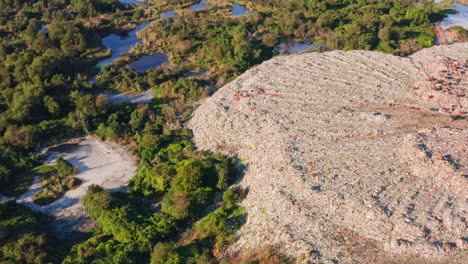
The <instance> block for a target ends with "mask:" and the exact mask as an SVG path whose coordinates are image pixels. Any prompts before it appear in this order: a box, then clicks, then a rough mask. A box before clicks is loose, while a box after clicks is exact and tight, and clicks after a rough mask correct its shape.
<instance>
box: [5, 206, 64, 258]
mask: <svg viewBox="0 0 468 264" xmlns="http://www.w3.org/2000/svg"><path fill="white" fill-rule="evenodd" d="M44 230H47V228H46V226H45V224H43V223H41V222H40V221H39V215H38V214H36V213H34V212H32V211H31V210H30V209H29V208H26V207H24V206H22V205H18V204H16V203H15V202H8V203H0V262H2V263H54V262H58V260H59V259H60V257H61V256H60V251H61V250H62V251H63V250H64V248H63V247H62V246H60V244H58V243H57V241H55V240H54V239H52V238H51V237H50V236H49V235H48V234H47V233H45V231H44Z"/></svg>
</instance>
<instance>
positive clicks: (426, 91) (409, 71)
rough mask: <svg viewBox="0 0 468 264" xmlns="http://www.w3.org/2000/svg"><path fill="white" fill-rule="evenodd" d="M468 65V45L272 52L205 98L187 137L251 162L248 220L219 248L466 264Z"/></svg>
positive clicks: (327, 258)
mask: <svg viewBox="0 0 468 264" xmlns="http://www.w3.org/2000/svg"><path fill="white" fill-rule="evenodd" d="M467 59H468V44H467V43H460V44H455V45H450V46H437V47H433V48H430V49H425V50H422V51H420V52H418V53H416V54H414V55H412V56H410V57H407V58H402V57H396V56H392V55H387V54H382V53H379V52H371V51H347V52H345V51H332V52H325V53H309V54H302V55H292V56H282V57H276V58H274V59H272V60H270V61H267V62H265V63H263V64H261V65H259V66H257V67H255V68H253V69H251V70H249V71H247V72H246V73H244V74H243V75H242V76H240V77H239V78H237V79H236V80H235V81H233V82H232V83H230V84H228V85H226V86H225V87H223V88H222V89H220V90H219V91H218V92H216V93H215V94H214V96H212V97H211V98H208V99H206V101H204V102H203V103H202V105H201V106H200V107H199V108H198V109H197V110H196V111H195V113H194V116H193V118H192V120H191V121H190V127H191V128H192V129H193V132H194V136H195V141H196V143H197V144H198V145H199V146H200V147H201V148H204V149H209V150H215V151H221V152H224V153H228V154H235V155H238V156H239V157H240V159H241V160H242V161H245V163H246V165H247V169H246V173H245V176H244V177H243V179H242V181H241V185H242V186H244V187H248V188H249V193H248V196H247V198H246V199H245V200H244V202H243V205H244V206H245V208H246V211H247V214H248V219H247V223H246V224H245V225H244V226H243V228H242V229H241V230H240V231H239V232H238V235H239V239H238V240H237V242H236V243H235V244H234V245H232V246H231V247H230V248H229V250H228V252H229V253H231V254H237V253H239V252H242V250H245V249H249V248H258V247H262V246H267V245H270V246H273V247H276V248H278V249H280V250H281V251H282V252H284V253H286V254H288V255H292V256H294V257H297V258H299V259H301V260H304V261H310V262H320V261H324V262H326V263H328V262H333V261H339V262H340V263H342V262H344V263H357V262H356V261H377V262H385V261H405V260H410V261H416V262H415V263H419V261H424V262H425V263H439V262H440V263H447V261H449V262H450V263H457V262H459V263H463V261H464V260H466V258H467V253H466V252H467V251H466V250H467V248H468V230H467V211H468V194H467V190H468V167H467V166H468V165H467V164H468V132H467V127H468V124H467V119H466V118H467V111H468V110H467V94H466V90H467V86H468V78H467ZM421 263H422V262H421Z"/></svg>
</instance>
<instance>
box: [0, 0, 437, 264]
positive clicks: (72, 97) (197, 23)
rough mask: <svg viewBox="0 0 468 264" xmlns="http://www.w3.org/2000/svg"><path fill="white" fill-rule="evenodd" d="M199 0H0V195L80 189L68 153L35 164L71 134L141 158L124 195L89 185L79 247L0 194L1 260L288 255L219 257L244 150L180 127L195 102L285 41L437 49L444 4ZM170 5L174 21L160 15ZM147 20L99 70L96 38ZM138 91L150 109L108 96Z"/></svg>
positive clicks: (235, 222)
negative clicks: (119, 146) (209, 147)
mask: <svg viewBox="0 0 468 264" xmlns="http://www.w3.org/2000/svg"><path fill="white" fill-rule="evenodd" d="M198 2H200V1H195V0H194V1H191V0H166V1H157V0H148V1H146V3H147V5H144V6H143V5H128V4H124V3H122V2H119V1H118V0H39V1H21V0H1V1H0V18H1V21H0V194H2V195H5V196H10V197H17V196H18V195H20V194H22V193H23V192H25V191H26V190H27V188H29V186H30V185H31V182H32V178H33V176H34V175H38V174H41V175H44V177H46V181H45V182H46V183H43V184H47V185H48V186H50V188H49V190H48V192H44V193H43V194H41V195H40V196H39V197H37V199H38V203H43V204H47V203H50V202H52V201H54V200H56V199H58V198H59V197H61V196H63V194H64V193H65V192H66V191H67V190H70V189H73V188H75V187H76V185H79V184H80V183H79V182H78V181H76V180H74V179H73V175H75V174H77V173H78V171H76V168H73V166H71V165H70V164H69V163H67V161H65V160H60V161H58V162H57V164H56V165H55V166H49V167H47V166H41V164H42V162H43V159H41V158H40V157H39V155H37V153H38V152H39V151H40V150H41V149H42V148H44V147H47V146H50V145H53V144H56V143H59V142H64V141H66V140H69V139H72V138H75V137H78V136H83V135H92V136H94V137H96V138H99V139H100V140H107V141H115V142H119V143H125V144H127V145H130V146H132V150H133V154H134V155H135V156H137V157H138V160H139V165H138V171H137V173H136V175H135V176H134V177H133V178H132V179H131V181H130V186H131V188H130V190H129V191H128V192H123V193H110V192H108V191H106V190H105V189H103V188H102V187H99V186H94V185H93V186H91V187H90V188H89V190H88V192H87V194H86V196H85V197H84V198H83V200H82V203H83V205H84V206H85V207H86V209H87V211H88V213H89V214H90V216H91V217H92V219H93V220H94V221H95V222H96V223H97V225H98V227H97V228H94V229H93V230H91V231H90V232H89V233H88V234H87V236H86V239H85V240H83V241H78V242H75V243H72V244H68V243H62V242H61V241H59V240H57V239H56V238H55V237H54V234H52V233H51V232H50V231H49V228H48V227H47V225H48V221H49V219H48V217H46V216H44V215H42V214H41V213H38V212H34V211H32V210H30V209H29V208H27V207H25V206H23V205H20V204H17V203H16V202H15V201H14V200H12V201H6V202H0V262H2V263H230V262H239V261H242V262H244V263H260V262H262V261H266V260H275V261H279V262H289V261H291V260H290V259H288V258H287V257H285V256H283V255H281V254H276V253H274V252H273V251H272V250H270V249H262V248H259V250H258V251H255V250H254V251H252V252H250V253H246V256H245V258H242V259H235V258H228V257H226V256H225V255H224V250H225V249H226V247H227V246H228V245H229V244H231V243H232V242H233V241H235V233H236V231H237V230H239V229H240V228H241V226H242V224H243V223H244V222H245V220H246V217H248V216H246V215H245V213H244V211H243V208H242V206H241V201H242V199H243V197H244V196H245V195H247V193H248V190H244V189H241V188H239V187H237V185H236V182H237V181H238V180H239V178H240V177H242V162H241V161H240V160H239V158H237V157H227V156H223V155H219V154H216V153H208V152H205V151H202V150H198V149H197V148H196V146H195V145H194V143H193V141H192V135H191V131H190V130H189V129H187V128H186V122H187V121H188V120H189V118H190V116H191V113H192V111H193V110H194V108H195V107H196V105H197V102H199V101H200V100H201V99H203V98H206V97H208V96H210V95H211V94H212V93H213V92H214V91H215V88H216V87H218V88H219V87H221V86H222V85H224V84H226V83H227V82H229V81H231V80H233V79H234V78H235V77H237V76H239V75H240V74H241V73H243V72H245V71H246V70H248V69H250V68H252V67H253V66H255V65H257V64H259V63H261V62H263V61H266V60H268V59H270V58H272V57H274V56H277V55H279V52H278V50H277V49H276V48H275V47H276V46H277V45H279V44H280V43H282V42H291V41H303V40H306V39H313V40H314V43H315V44H317V45H319V46H320V50H322V51H324V50H334V49H342V50H351V49H365V50H378V51H383V52H386V53H391V54H396V55H401V56H405V55H408V54H411V53H413V52H415V51H417V50H419V49H422V48H425V47H430V46H432V45H434V43H435V33H434V29H433V23H434V22H436V21H438V20H440V19H442V18H443V16H444V14H445V12H446V11H444V10H443V9H442V8H441V7H440V6H437V5H435V4H433V2H432V1H430V0H290V1H282V0H256V1H244V0H236V1H234V2H235V3H238V4H241V5H243V6H245V7H246V8H248V9H249V10H251V11H252V12H251V14H248V15H244V16H240V17H233V16H231V15H230V8H231V4H232V2H231V1H214V0H207V1H206V2H207V4H208V5H210V8H207V9H202V10H197V11H193V10H190V9H188V7H189V6H191V5H193V4H197V3H198ZM168 10H175V15H174V16H172V17H170V18H168V19H160V13H161V12H163V11H168ZM144 22H150V24H149V26H148V27H146V28H145V29H144V30H142V31H140V32H138V33H137V36H138V37H139V38H140V39H141V43H139V44H137V45H136V46H134V47H133V48H132V49H131V50H130V52H129V53H128V54H122V56H121V57H120V58H119V59H118V60H116V61H114V63H112V64H110V65H107V66H104V67H102V68H100V67H98V66H97V64H98V62H99V61H100V60H102V59H105V58H106V57H109V56H110V55H111V54H110V50H109V49H106V47H105V46H104V45H103V44H102V39H103V38H105V37H106V36H108V35H109V34H112V33H115V32H117V33H119V34H125V33H126V32H128V31H130V30H132V29H134V28H135V27H136V26H137V25H139V24H142V23H144ZM155 52H160V53H163V54H166V55H167V56H168V57H169V62H168V63H167V64H165V65H163V66H161V67H157V68H154V69H150V70H146V71H143V72H138V71H136V70H135V69H133V68H132V67H129V64H130V63H131V62H133V61H136V60H137V59H139V58H141V57H142V56H145V55H151V54H153V53H155ZM317 52H320V51H317ZM201 71H205V72H206V73H205V74H204V75H203V76H201V77H193V76H189V75H187V74H186V73H187V72H201ZM94 75H97V78H96V83H92V82H90V79H91V78H92V77H93V76H94ZM213 87H214V88H213ZM147 90H151V91H152V92H153V97H154V98H153V99H152V101H151V102H150V103H146V104H126V103H122V104H114V103H112V102H111V100H110V98H109V96H108V94H107V93H106V91H115V92H134V93H136V92H141V91H147ZM153 204H157V205H158V208H159V209H157V210H155V209H154V208H153V207H152V205H153Z"/></svg>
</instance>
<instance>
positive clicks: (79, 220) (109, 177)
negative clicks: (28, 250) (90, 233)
mask: <svg viewBox="0 0 468 264" xmlns="http://www.w3.org/2000/svg"><path fill="white" fill-rule="evenodd" d="M46 155H47V163H53V162H54V161H55V160H56V159H57V158H58V157H60V156H61V157H63V158H64V159H65V160H67V161H68V162H69V163H71V164H72V165H73V166H75V167H77V168H78V169H79V171H80V173H79V174H78V175H76V176H75V177H76V178H78V179H80V180H81V181H82V183H81V185H80V186H79V187H77V188H76V189H73V190H70V191H68V192H66V193H65V195H64V197H62V198H60V199H59V200H57V201H55V202H53V203H51V204H49V205H46V206H39V205H37V204H34V202H33V201H32V196H33V195H34V194H36V193H38V192H40V190H41V186H40V180H41V178H40V177H36V178H35V179H34V182H33V185H32V186H31V188H30V189H29V191H27V192H26V193H25V194H23V195H21V196H20V197H19V198H18V200H17V202H18V203H22V204H24V205H26V206H28V207H30V208H31V209H33V210H36V211H40V212H42V213H44V214H46V215H48V216H51V217H54V220H53V222H52V224H51V225H52V227H53V229H54V231H55V232H56V234H57V235H58V236H59V238H65V239H68V238H69V236H71V235H73V233H74V232H82V231H86V230H87V229H89V227H90V226H92V225H93V223H92V222H91V221H90V218H89V216H88V214H87V213H86V210H85V208H84V206H83V205H82V204H81V203H80V200H81V198H83V196H84V195H85V194H86V191H87V189H88V186H90V185H93V184H96V185H100V186H102V187H104V188H105V189H107V190H110V191H123V190H125V188H126V186H127V184H128V181H129V180H130V178H131V177H133V175H134V174H135V173H136V169H137V164H136V162H135V160H134V158H133V157H132V155H131V152H130V150H129V148H128V147H126V146H121V145H118V144H116V143H110V142H101V141H97V140H94V139H92V138H83V139H82V141H81V142H79V143H78V144H68V143H65V144H62V145H58V146H56V147H52V148H49V149H48V150H47V152H46Z"/></svg>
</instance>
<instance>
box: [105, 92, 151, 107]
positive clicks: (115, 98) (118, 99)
mask: <svg viewBox="0 0 468 264" xmlns="http://www.w3.org/2000/svg"><path fill="white" fill-rule="evenodd" d="M106 94H107V95H108V96H109V99H110V101H111V102H112V103H114V104H120V103H132V104H143V103H149V102H151V100H152V99H153V92H152V91H151V90H148V91H146V92H141V93H137V94H129V93H112V92H106Z"/></svg>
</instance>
